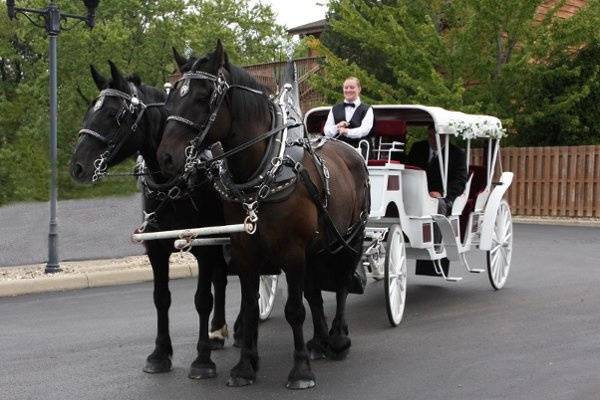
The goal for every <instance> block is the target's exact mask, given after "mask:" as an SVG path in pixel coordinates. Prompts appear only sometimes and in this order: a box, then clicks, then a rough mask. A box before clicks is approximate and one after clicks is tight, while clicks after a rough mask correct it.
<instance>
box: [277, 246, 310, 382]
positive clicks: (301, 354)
mask: <svg viewBox="0 0 600 400" xmlns="http://www.w3.org/2000/svg"><path fill="white" fill-rule="evenodd" d="M303 253H304V251H303V250H302V251H298V252H296V254H294V256H295V257H294V256H292V257H289V258H288V259H287V260H285V261H284V262H283V263H282V265H285V266H286V267H287V268H286V271H285V272H286V274H285V275H286V280H287V285H288V299H287V302H286V303H285V319H286V320H287V322H288V323H289V324H290V326H291V327H292V332H293V334H294V367H293V368H292V370H291V371H290V373H289V375H288V381H287V384H286V387H287V388H288V389H308V388H312V387H314V386H315V375H314V373H313V372H312V370H311V368H310V360H309V358H308V352H307V351H306V346H305V343H304V333H303V331H302V325H303V324H304V318H305V317H306V310H305V309H304V304H303V303H302V288H303V286H304V282H305V281H304V279H305V268H306V263H305V258H304V254H303Z"/></svg>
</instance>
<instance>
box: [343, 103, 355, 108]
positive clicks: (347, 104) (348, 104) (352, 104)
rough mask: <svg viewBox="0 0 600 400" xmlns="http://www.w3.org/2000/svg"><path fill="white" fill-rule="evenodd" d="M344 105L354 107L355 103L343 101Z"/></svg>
mask: <svg viewBox="0 0 600 400" xmlns="http://www.w3.org/2000/svg"><path fill="white" fill-rule="evenodd" d="M344 107H352V108H354V107H356V104H354V103H344Z"/></svg>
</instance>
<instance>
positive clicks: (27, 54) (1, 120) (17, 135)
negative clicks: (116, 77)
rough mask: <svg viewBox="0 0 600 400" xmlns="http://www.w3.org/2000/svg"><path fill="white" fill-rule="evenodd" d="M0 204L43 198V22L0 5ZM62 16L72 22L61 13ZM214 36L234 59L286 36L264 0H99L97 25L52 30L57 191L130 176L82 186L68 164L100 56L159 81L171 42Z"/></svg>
mask: <svg viewBox="0 0 600 400" xmlns="http://www.w3.org/2000/svg"><path fill="white" fill-rule="evenodd" d="M58 3H59V6H60V7H61V9H62V10H63V11H65V12H71V13H79V14H81V13H83V12H84V10H83V5H82V3H81V2H80V1H58ZM18 5H19V6H23V7H31V8H43V7H44V6H45V5H47V1H46V0H21V1H19V2H18ZM0 8H1V9H2V13H0V79H1V82H0V204H2V203H6V202H8V201H18V200H43V199H45V198H47V191H48V189H47V186H48V184H47V182H48V179H47V178H48V173H49V171H48V168H49V167H48V154H47V153H48V151H47V148H48V131H49V128H48V40H47V38H46V36H45V34H44V31H43V29H40V28H38V27H35V26H33V25H32V24H30V23H29V22H28V21H27V20H26V19H25V18H24V17H22V16H20V17H19V19H18V21H9V20H8V17H7V16H6V12H5V9H4V6H3V5H2V7H0ZM69 25H72V23H70V22H69ZM218 38H220V39H221V40H222V41H223V43H224V45H225V47H226V49H227V51H228V54H229V56H230V58H231V60H232V61H233V62H235V63H237V64H242V65H244V64H254V63H259V62H268V61H272V60H273V59H279V58H282V56H281V54H284V53H285V49H286V46H287V38H286V36H285V30H284V28H283V27H281V26H280V25H278V24H277V23H276V22H275V16H274V13H273V10H272V9H271V7H270V6H269V5H266V4H263V3H258V4H254V2H251V1H250V0H103V1H102V2H101V3H100V6H99V8H98V10H97V24H96V27H95V28H94V29H93V30H92V31H89V30H87V29H85V28H84V26H83V25H80V26H79V27H75V28H74V29H72V30H64V31H63V32H61V34H60V36H59V41H58V43H59V45H58V59H59V71H58V77H59V88H58V96H59V125H58V127H59V132H58V135H59V142H58V143H59V196H60V197H61V198H65V197H73V196H79V195H88V194H95V193H99V191H100V192H102V193H107V192H108V193H110V192H119V191H121V190H123V189H124V188H126V189H127V190H129V191H131V190H134V187H135V186H134V184H133V183H132V182H131V180H127V181H126V182H125V183H118V182H110V181H109V182H107V183H103V184H102V185H100V186H101V187H100V188H92V190H88V189H86V188H82V187H81V186H76V185H75V184H74V183H73V182H72V181H71V179H70V177H69V174H68V160H69V157H70V154H71V152H72V149H73V145H74V143H75V141H76V139H77V137H76V136H77V135H76V132H77V131H78V130H79V126H80V124H81V120H82V118H83V115H84V112H85V109H86V107H87V105H86V104H85V102H84V101H83V100H82V99H81V96H80V95H79V94H78V88H80V90H81V92H82V93H84V94H85V95H86V96H87V97H88V98H93V97H94V96H95V94H96V93H97V89H96V88H95V86H94V84H93V82H92V79H91V77H90V74H89V64H95V65H96V66H97V67H98V68H99V69H100V70H101V71H103V72H104V73H105V74H106V73H107V71H108V65H107V63H106V61H107V60H108V59H111V60H113V61H114V62H115V63H116V64H117V65H118V66H119V67H120V68H121V69H122V70H123V71H127V72H135V73H137V74H139V75H140V76H141V77H142V79H143V81H144V82H145V83H148V84H151V85H154V86H157V87H161V86H162V85H163V83H164V82H165V81H166V80H167V79H168V77H169V76H170V75H171V73H172V72H173V71H174V69H175V66H174V63H173V60H172V52H171V47H172V46H175V47H176V48H177V49H178V50H179V51H180V52H184V53H186V54H191V53H192V52H193V53H195V54H204V53H206V52H208V51H211V50H212V49H213V48H214V44H215V42H216V40H217V39H218Z"/></svg>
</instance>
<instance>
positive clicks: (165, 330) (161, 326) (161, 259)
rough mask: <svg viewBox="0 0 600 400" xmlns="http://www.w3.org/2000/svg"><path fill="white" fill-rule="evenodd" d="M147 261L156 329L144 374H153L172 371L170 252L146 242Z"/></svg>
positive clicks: (156, 243) (160, 246)
mask: <svg viewBox="0 0 600 400" xmlns="http://www.w3.org/2000/svg"><path fill="white" fill-rule="evenodd" d="M146 249H147V254H148V259H149V260H150V264H151V265H152V273H153V275H154V293H153V297H154V307H155V308H156V316H157V324H156V325H157V327H156V340H155V344H156V345H155V347H154V351H153V352H152V354H150V355H149V356H148V357H147V358H146V365H145V366H144V372H148V373H150V374H155V373H159V372H168V371H171V369H172V362H171V358H172V357H173V347H172V345H171V337H170V336H169V307H170V306H171V292H170V291H169V256H170V255H171V252H170V251H169V250H167V247H166V246H164V245H163V244H162V243H160V242H147V244H146Z"/></svg>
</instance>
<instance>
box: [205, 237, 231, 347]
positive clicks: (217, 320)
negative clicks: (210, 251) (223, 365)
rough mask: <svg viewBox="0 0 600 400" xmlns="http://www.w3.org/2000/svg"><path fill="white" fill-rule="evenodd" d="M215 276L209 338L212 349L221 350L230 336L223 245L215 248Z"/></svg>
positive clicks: (213, 277) (213, 279) (213, 260)
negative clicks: (226, 312) (213, 303)
mask: <svg viewBox="0 0 600 400" xmlns="http://www.w3.org/2000/svg"><path fill="white" fill-rule="evenodd" d="M208 261H212V262H213V263H214V266H213V276H212V283H213V287H214V290H215V308H214V313H213V317H212V321H211V324H210V332H209V334H208V338H209V340H210V345H211V349H212V350H220V349H222V348H223V346H224V345H225V339H226V338H227V337H228V336H229V330H228V328H227V323H226V321H225V289H226V288H227V264H226V263H225V259H224V258H223V251H222V249H221V247H220V246H219V247H215V248H214V258H213V259H212V260H208Z"/></svg>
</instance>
